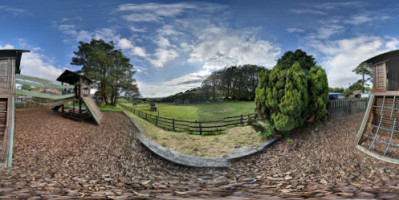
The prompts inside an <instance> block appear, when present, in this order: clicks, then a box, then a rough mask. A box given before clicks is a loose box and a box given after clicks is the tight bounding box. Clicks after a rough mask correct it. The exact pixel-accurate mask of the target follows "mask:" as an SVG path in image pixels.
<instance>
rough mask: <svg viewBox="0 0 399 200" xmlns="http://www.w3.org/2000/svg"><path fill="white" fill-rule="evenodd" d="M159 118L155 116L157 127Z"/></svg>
mask: <svg viewBox="0 0 399 200" xmlns="http://www.w3.org/2000/svg"><path fill="white" fill-rule="evenodd" d="M158 117H159V116H155V126H158Z"/></svg>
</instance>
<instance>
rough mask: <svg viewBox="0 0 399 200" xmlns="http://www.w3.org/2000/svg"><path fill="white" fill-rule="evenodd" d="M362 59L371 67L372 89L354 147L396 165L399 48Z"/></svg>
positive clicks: (398, 110) (398, 145)
mask: <svg viewBox="0 0 399 200" xmlns="http://www.w3.org/2000/svg"><path fill="white" fill-rule="evenodd" d="M365 62H366V63H367V64H369V65H371V67H372V75H373V91H372V96H371V98H370V100H369V103H368V106H367V110H366V113H365V115H364V118H363V122H362V125H361V126H360V129H359V132H358V133H357V136H356V142H357V148H358V149H359V150H361V151H363V152H365V153H366V154H368V155H370V156H373V157H375V158H378V159H380V160H383V161H386V162H391V163H396V164H399V149H398V148H399V127H398V124H399V122H398V120H399V50H396V51H391V52H387V53H383V54H380V55H378V56H375V57H373V58H370V59H368V60H366V61H365ZM396 97H398V98H396Z"/></svg>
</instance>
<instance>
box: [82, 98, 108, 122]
mask: <svg viewBox="0 0 399 200" xmlns="http://www.w3.org/2000/svg"><path fill="white" fill-rule="evenodd" d="M82 99H83V102H84V103H85V105H86V108H87V109H88V110H89V112H90V114H91V116H93V118H94V120H95V121H96V123H97V124H100V121H101V118H102V117H103V114H102V113H101V111H100V109H99V108H98V106H97V104H96V102H95V101H94V99H92V98H91V97H90V96H89V97H82Z"/></svg>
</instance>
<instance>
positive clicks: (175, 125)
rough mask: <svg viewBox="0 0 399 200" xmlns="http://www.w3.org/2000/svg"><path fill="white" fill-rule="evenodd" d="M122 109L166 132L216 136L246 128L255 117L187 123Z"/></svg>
mask: <svg viewBox="0 0 399 200" xmlns="http://www.w3.org/2000/svg"><path fill="white" fill-rule="evenodd" d="M118 105H119V106H121V107H122V108H124V109H126V110H128V111H129V112H132V113H134V114H136V115H137V116H139V117H140V118H143V119H145V120H147V121H149V122H151V123H152V124H155V125H156V126H158V127H160V128H163V129H165V130H171V131H176V132H183V131H184V132H188V133H191V134H200V135H215V134H220V133H221V131H224V130H226V129H227V128H230V127H234V126H239V125H241V126H244V125H247V119H248V116H251V117H252V118H253V117H254V114H249V115H238V116H232V117H225V118H224V119H222V120H214V121H187V120H178V119H174V118H172V119H171V118H166V117H160V116H158V115H152V114H149V113H147V112H143V111H141V110H136V109H134V108H132V107H129V106H126V105H123V104H118Z"/></svg>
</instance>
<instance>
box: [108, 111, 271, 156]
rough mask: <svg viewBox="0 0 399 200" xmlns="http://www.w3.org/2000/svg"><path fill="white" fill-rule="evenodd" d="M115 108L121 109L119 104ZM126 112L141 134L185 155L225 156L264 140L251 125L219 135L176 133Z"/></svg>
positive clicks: (231, 129) (256, 144)
mask: <svg viewBox="0 0 399 200" xmlns="http://www.w3.org/2000/svg"><path fill="white" fill-rule="evenodd" d="M184 107H185V106H184ZM116 109H122V110H123V108H121V107H119V106H118V107H117V108H116ZM125 111H126V110H125ZM126 113H128V115H130V116H131V117H132V118H133V119H134V120H136V121H137V123H139V124H140V126H141V127H143V129H144V133H143V134H145V135H146V136H147V137H148V138H149V139H151V140H152V141H154V142H156V143H158V144H159V145H162V146H164V147H166V148H168V149H170V150H172V151H176V152H179V153H181V154H185V155H191V156H201V157H225V156H226V154H227V152H229V151H231V150H233V149H235V148H242V147H248V146H258V145H259V144H260V143H261V141H263V140H264V139H262V138H261V137H260V136H259V134H258V133H256V131H255V130H254V129H253V128H252V127H251V126H244V127H241V126H240V127H235V128H230V129H228V130H226V131H224V134H221V135H214V136H203V135H190V134H188V133H185V132H180V133H177V132H172V131H166V130H163V129H161V128H159V127H157V126H155V125H154V124H152V123H150V122H148V121H146V120H144V119H142V118H140V117H138V116H137V115H135V114H133V113H130V112H128V111H126Z"/></svg>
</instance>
